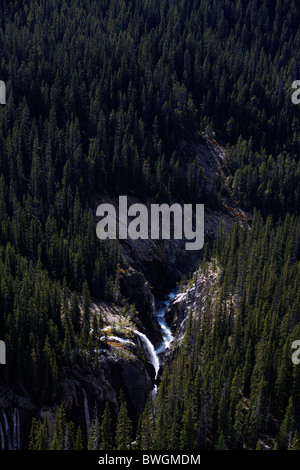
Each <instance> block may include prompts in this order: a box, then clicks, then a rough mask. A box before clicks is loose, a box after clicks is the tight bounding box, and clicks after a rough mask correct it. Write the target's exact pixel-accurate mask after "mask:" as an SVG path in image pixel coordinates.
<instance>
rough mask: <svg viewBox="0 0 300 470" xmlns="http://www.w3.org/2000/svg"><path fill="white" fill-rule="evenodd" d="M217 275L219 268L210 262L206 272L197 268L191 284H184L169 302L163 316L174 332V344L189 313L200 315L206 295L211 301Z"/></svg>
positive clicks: (182, 329) (179, 336)
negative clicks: (184, 286)
mask: <svg viewBox="0 0 300 470" xmlns="http://www.w3.org/2000/svg"><path fill="white" fill-rule="evenodd" d="M218 275H219V269H218V268H217V267H215V268H214V269H213V268H212V265H211V264H210V265H209V267H208V268H207V272H203V271H202V270H198V271H197V272H196V273H195V274H194V278H193V282H192V284H191V285H190V286H186V288H185V289H184V290H183V292H181V293H178V294H177V295H176V297H174V299H173V300H172V302H171V303H170V305H169V307H168V309H167V311H166V315H165V317H166V320H167V322H168V324H169V325H170V328H171V330H172V332H173V333H174V334H175V340H174V345H175V346H176V345H178V344H180V341H181V339H182V337H183V335H184V332H185V328H186V323H187V319H188V317H189V315H201V314H202V313H203V310H204V308H205V303H206V301H207V299H208V296H210V299H211V301H213V297H214V296H213V294H212V287H213V286H214V288H215V291H214V292H217V290H218V288H217V285H216V284H217V280H218Z"/></svg>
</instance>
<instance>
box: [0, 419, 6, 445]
mask: <svg viewBox="0 0 300 470" xmlns="http://www.w3.org/2000/svg"><path fill="white" fill-rule="evenodd" d="M0 439H1V450H5V436H4V431H3V427H2V424H1V423H0Z"/></svg>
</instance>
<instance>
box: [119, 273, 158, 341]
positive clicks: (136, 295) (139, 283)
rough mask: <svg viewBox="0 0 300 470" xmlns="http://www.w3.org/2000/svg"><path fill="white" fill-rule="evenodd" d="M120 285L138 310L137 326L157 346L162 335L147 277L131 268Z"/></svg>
mask: <svg viewBox="0 0 300 470" xmlns="http://www.w3.org/2000/svg"><path fill="white" fill-rule="evenodd" d="M120 285H121V292H122V295H124V297H125V298H126V299H127V301H128V302H129V303H132V304H134V305H135V307H136V309H137V312H138V320H139V322H138V323H139V324H138V325H137V326H138V327H140V329H141V331H143V332H144V333H145V334H147V336H148V338H149V339H150V341H151V342H152V343H153V344H154V345H155V346H156V345H158V344H159V343H161V341H162V335H161V331H160V327H159V323H158V321H157V318H156V314H155V299H154V296H153V294H152V292H151V287H150V284H149V282H148V281H147V280H146V279H145V276H144V275H143V274H142V273H141V272H138V271H136V270H134V269H132V268H131V269H129V270H128V271H127V272H126V273H125V274H124V276H122V277H121V278H120Z"/></svg>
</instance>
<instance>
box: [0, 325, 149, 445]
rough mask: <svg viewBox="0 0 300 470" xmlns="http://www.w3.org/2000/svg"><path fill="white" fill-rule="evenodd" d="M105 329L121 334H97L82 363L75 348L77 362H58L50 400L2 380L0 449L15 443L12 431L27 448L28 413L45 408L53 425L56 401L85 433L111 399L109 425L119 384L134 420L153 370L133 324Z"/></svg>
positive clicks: (116, 405)
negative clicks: (39, 399)
mask: <svg viewBox="0 0 300 470" xmlns="http://www.w3.org/2000/svg"><path fill="white" fill-rule="evenodd" d="M109 334H111V335H112V334H115V335H116V334H119V335H120V337H119V338H118V337H116V336H109V335H108V334H107V335H104V339H103V337H102V336H101V335H102V333H101V334H99V351H98V357H97V361H95V355H93V357H91V363H90V364H89V363H87V362H86V361H85V363H84V364H83V363H82V357H81V355H80V354H79V353H78V361H76V362H77V363H78V365H77V366H73V367H67V366H65V367H63V368H61V373H60V377H59V383H58V387H57V392H56V395H55V397H54V400H53V403H52V404H51V405H49V404H46V403H41V402H40V403H37V402H34V401H33V399H32V398H29V397H25V396H23V395H17V394H16V393H15V392H14V391H13V390H12V389H11V388H10V387H9V386H7V385H1V386H0V449H1V448H3V449H7V448H8V446H10V447H11V448H12V446H15V445H16V444H15V441H14V439H13V437H14V436H15V435H16V436H19V435H20V436H21V437H20V446H21V449H28V444H29V442H28V439H29V434H30V427H31V422H32V418H33V417H35V418H44V417H45V415H46V414H47V417H48V420H49V424H50V427H51V428H52V429H53V425H54V419H55V411H56V408H57V404H63V406H64V408H65V410H66V414H67V420H72V421H73V422H74V423H75V425H76V426H80V427H81V430H82V433H83V436H84V439H86V438H87V434H88V430H89V427H90V424H91V422H92V420H93V418H95V416H96V415H97V416H98V417H101V416H102V414H103V411H104V408H105V405H106V402H107V401H108V402H109V403H110V409H111V412H112V421H113V426H116V423H117V417H118V412H119V402H118V398H119V394H120V391H121V390H122V391H123V393H124V398H125V400H126V402H127V407H128V412H129V416H130V418H131V419H132V421H133V424H134V425H136V424H137V420H138V417H139V415H140V413H141V412H142V411H143V409H144V406H145V402H146V400H147V398H148V395H149V393H150V392H151V391H152V390H153V387H154V380H155V370H154V367H153V364H152V363H151V360H150V359H151V358H149V354H148V351H147V348H146V347H145V344H144V343H143V341H141V338H140V337H139V336H138V335H137V334H135V333H134V331H133V330H129V329H126V330H124V331H123V332H122V331H121V330H118V333H117V332H115V331H110V332H109ZM125 337H126V338H128V339H125ZM101 338H102V339H101ZM118 339H119V341H118ZM1 413H2V414H1ZM2 415H3V416H2ZM16 423H17V424H18V427H16ZM16 442H18V441H16Z"/></svg>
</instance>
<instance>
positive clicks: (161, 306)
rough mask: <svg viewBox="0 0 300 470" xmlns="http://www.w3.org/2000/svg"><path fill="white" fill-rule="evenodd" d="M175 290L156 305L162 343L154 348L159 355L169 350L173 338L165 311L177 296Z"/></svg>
mask: <svg viewBox="0 0 300 470" xmlns="http://www.w3.org/2000/svg"><path fill="white" fill-rule="evenodd" d="M177 290H178V289H177V288H176V289H174V290H172V292H170V293H169V295H168V298H167V299H166V300H162V301H160V302H159V303H158V305H157V307H158V308H157V311H156V316H157V320H158V323H159V325H160V327H161V332H162V336H163V341H162V343H161V344H160V345H159V346H158V347H157V348H156V354H161V353H164V352H166V350H168V349H169V348H170V344H171V343H172V341H173V339H174V337H173V334H172V331H171V328H170V327H169V325H168V324H167V322H166V318H165V315H166V311H167V309H168V307H169V305H170V303H171V301H172V300H173V299H174V297H176V295H177Z"/></svg>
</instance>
